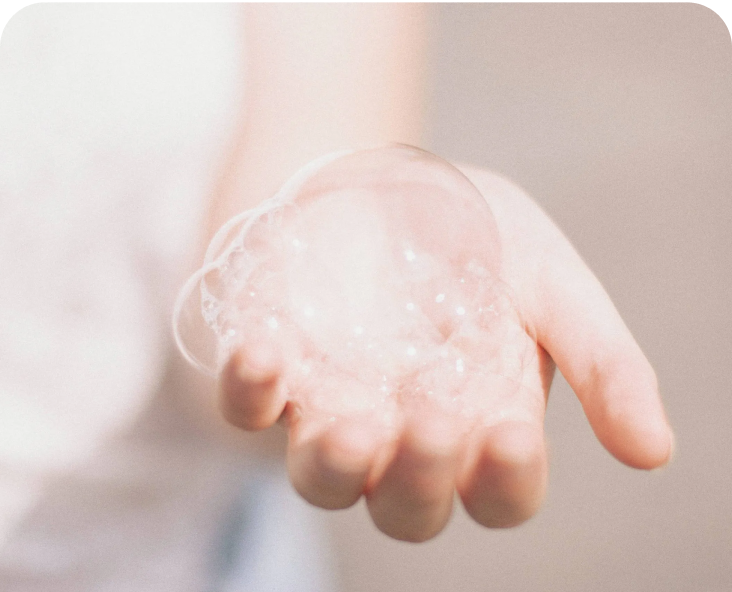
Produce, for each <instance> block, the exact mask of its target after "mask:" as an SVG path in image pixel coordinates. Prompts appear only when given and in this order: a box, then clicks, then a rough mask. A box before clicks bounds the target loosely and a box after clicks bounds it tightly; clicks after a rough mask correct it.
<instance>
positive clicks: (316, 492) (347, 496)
mask: <svg viewBox="0 0 732 592" xmlns="http://www.w3.org/2000/svg"><path fill="white" fill-rule="evenodd" d="M301 427H302V426H298V427H296V428H295V429H294V430H292V431H291V436H290V444H289V446H288V453H287V468H288V473H289V475H290V481H291V483H292V485H293V487H294V488H295V490H296V491H297V492H298V493H299V494H300V496H302V498H303V499H305V500H306V501H307V502H309V503H311V504H313V505H315V506H318V507H320V508H324V509H329V510H337V509H343V508H348V507H350V506H352V505H353V504H355V503H356V502H357V501H358V499H359V498H360V497H361V494H362V493H363V491H364V488H365V485H366V480H367V477H368V474H369V471H370V468H371V465H372V462H373V458H374V455H375V451H376V448H377V444H378V442H377V436H376V434H375V432H374V430H373V429H370V427H369V426H368V425H364V424H363V423H359V422H355V421H345V420H340V421H337V423H336V424H335V425H333V426H331V427H329V428H326V429H324V430H308V431H309V432H310V437H308V438H307V439H302V438H300V437H299V435H298V430H300V428H301Z"/></svg>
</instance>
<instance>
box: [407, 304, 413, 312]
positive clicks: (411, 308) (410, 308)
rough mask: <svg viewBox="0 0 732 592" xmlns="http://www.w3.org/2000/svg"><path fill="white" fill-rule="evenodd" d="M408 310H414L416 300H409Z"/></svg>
mask: <svg viewBox="0 0 732 592" xmlns="http://www.w3.org/2000/svg"><path fill="white" fill-rule="evenodd" d="M407 310H409V311H412V310H414V302H408V303H407Z"/></svg>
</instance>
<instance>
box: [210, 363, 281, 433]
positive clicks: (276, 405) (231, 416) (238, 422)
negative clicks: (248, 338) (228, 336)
mask: <svg viewBox="0 0 732 592" xmlns="http://www.w3.org/2000/svg"><path fill="white" fill-rule="evenodd" d="M285 403H286V397H285V393H284V390H283V389H282V388H281V384H280V378H279V369H278V367H277V366H276V365H275V363H274V358H273V357H265V356H262V355H257V354H251V353H250V352H245V351H243V350H238V351H236V352H234V354H233V355H232V356H231V358H230V359H229V361H228V362H227V363H226V365H225V366H224V368H223V370H222V371H221V374H220V375H219V408H220V410H221V413H222V415H223V416H224V419H226V421H228V422H229V423H231V424H232V425H234V426H236V427H239V428H241V429H244V430H247V431H258V430H263V429H266V428H268V427H270V426H271V425H273V424H274V423H275V422H276V421H277V419H278V418H279V416H280V415H281V414H282V411H283V409H284V407H285Z"/></svg>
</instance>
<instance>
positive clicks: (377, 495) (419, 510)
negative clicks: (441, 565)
mask: <svg viewBox="0 0 732 592" xmlns="http://www.w3.org/2000/svg"><path fill="white" fill-rule="evenodd" d="M459 443H460V438H459V432H458V430H457V426H456V425H455V424H454V422H453V421H451V419H450V418H447V417H444V416H440V415H439V414H435V413H428V412H424V413H419V414H416V415H415V416H414V417H412V418H411V420H410V421H409V422H408V423H407V425H406V426H405V428H404V430H403V432H402V436H401V437H400V439H399V441H398V443H397V444H396V448H395V450H394V453H393V455H392V456H391V458H390V462H389V464H388V466H387V467H386V470H385V471H384V473H383V475H382V476H381V478H380V479H379V480H378V482H377V483H376V484H375V486H373V488H370V490H369V492H368V493H367V507H368V510H369V513H370V514H371V518H372V519H373V521H374V524H375V525H376V527H377V528H378V529H379V530H380V531H381V532H383V533H384V534H386V535H388V536H390V537H392V538H394V539H397V540H401V541H406V542H413V543H417V542H423V541H426V540H429V539H431V538H433V537H435V536H436V535H437V534H439V533H440V532H441V531H442V530H443V529H444V527H445V526H446V525H447V523H448V521H449V519H450V515H451V514H452V507H453V496H454V489H455V474H456V466H457V458H458V453H459Z"/></svg>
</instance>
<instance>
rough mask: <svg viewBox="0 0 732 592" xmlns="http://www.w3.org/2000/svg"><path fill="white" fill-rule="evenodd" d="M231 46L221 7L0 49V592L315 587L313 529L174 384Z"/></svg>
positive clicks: (227, 107) (96, 9)
mask: <svg viewBox="0 0 732 592" xmlns="http://www.w3.org/2000/svg"><path fill="white" fill-rule="evenodd" d="M240 30H241V22H240V17H239V14H238V12H237V10H236V7H235V6H232V5H145V4H143V5H93V4H92V5H54V4H48V5H33V6H30V7H28V8H25V9H24V10H22V11H21V12H20V13H18V14H17V15H16V16H15V17H14V18H13V19H12V20H11V22H10V23H9V24H8V25H7V27H6V29H5V30H4V31H3V35H2V42H1V44H0V277H1V278H2V284H3V285H2V290H0V589H2V590H9V591H10V590H12V591H15V590H17V591H27V590H39V591H40V590H43V591H44V592H54V591H57V590H64V591H66V590H68V591H74V592H81V591H84V590H95V591H115V592H117V591H127V590H129V591H135V592H144V591H146V590H150V591H156V592H159V591H167V590H171V591H173V590H175V591H179V590H180V591H184V590H185V591H188V590H190V591H206V592H208V591H213V590H221V591H226V592H228V591H233V590H257V591H264V590H270V589H271V590H300V591H302V590H313V591H315V590H328V589H330V588H329V586H330V584H329V583H328V581H327V580H328V576H327V571H328V566H327V559H326V558H325V556H324V555H322V552H321V551H320V550H319V549H321V547H322V545H321V544H320V542H322V541H320V538H321V535H320V534H318V528H317V524H316V523H315V521H314V520H313V514H312V512H311V513H308V509H307V508H306V506H305V504H304V502H301V501H300V500H299V499H297V498H296V497H295V495H294V494H293V493H292V492H291V491H290V490H289V488H288V487H287V484H286V482H285V478H284V476H283V474H282V472H278V471H275V472H266V471H264V469H261V468H258V467H256V466H254V464H253V463H252V462H251V461H245V460H244V459H242V455H241V450H240V449H239V448H237V447H236V446H233V445H232V443H231V442H230V440H231V438H228V439H227V438H225V437H223V436H222V435H221V434H218V433H216V431H215V430H213V429H211V428H210V427H207V426H206V425H205V424H204V423H203V422H199V421H196V418H195V417H194V415H195V414H192V413H191V412H190V409H189V408H188V407H187V406H186V404H185V403H184V402H182V400H183V399H184V397H185V396H191V397H194V396H195V393H187V394H186V393H185V391H186V388H188V390H190V386H189V385H187V384H186V383H185V381H182V380H180V379H179V378H178V379H177V377H176V375H175V372H174V371H172V372H171V371H170V368H171V367H174V366H175V364H171V362H170V359H171V357H172V356H175V355H177V354H176V353H175V352H174V351H173V350H172V347H171V338H170V333H171V331H170V311H171V308H172V302H173V299H174V297H175V293H176V290H177V288H178V287H179V285H180V284H181V282H182V280H183V279H184V275H185V273H186V272H187V271H188V265H189V264H190V261H191V257H192V256H193V254H194V252H195V248H196V245H197V241H198V240H199V238H200V235H199V233H200V232H201V226H202V225H201V219H202V216H203V214H204V211H205V203H204V200H205V197H206V196H207V195H208V193H209V192H210V186H211V183H212V180H213V176H214V174H215V173H216V165H217V164H218V159H219V158H221V156H222V154H223V150H224V147H225V144H226V141H227V139H228V136H229V131H230V130H229V128H228V126H230V125H231V122H232V121H233V119H234V117H233V116H234V112H235V108H236V105H237V102H238V101H240V100H241V99H242V97H241V88H240V74H241V63H240V59H241V43H240V39H239V33H240ZM263 471H264V472H263ZM313 541H315V543H314V542H313ZM319 541H320V542H319Z"/></svg>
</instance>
